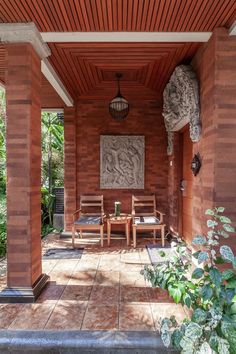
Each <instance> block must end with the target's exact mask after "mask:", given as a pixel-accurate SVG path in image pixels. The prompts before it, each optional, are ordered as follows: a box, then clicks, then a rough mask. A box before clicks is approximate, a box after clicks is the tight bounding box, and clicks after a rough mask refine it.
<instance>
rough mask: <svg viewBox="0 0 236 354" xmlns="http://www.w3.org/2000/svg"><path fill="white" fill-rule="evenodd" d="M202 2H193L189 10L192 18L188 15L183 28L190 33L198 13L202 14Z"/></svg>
mask: <svg viewBox="0 0 236 354" xmlns="http://www.w3.org/2000/svg"><path fill="white" fill-rule="evenodd" d="M200 5H201V1H199V0H197V1H196V3H194V2H192V3H191V5H190V8H189V12H188V14H189V13H191V16H189V15H188V14H187V16H186V17H185V19H184V22H183V28H184V29H185V30H186V31H188V30H189V28H192V26H191V24H192V23H193V21H194V19H195V16H196V15H197V14H198V12H201V9H200V7H199V6H200Z"/></svg>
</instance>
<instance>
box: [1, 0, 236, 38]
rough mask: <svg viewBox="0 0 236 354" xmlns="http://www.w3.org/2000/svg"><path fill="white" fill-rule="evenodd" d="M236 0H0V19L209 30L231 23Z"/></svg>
mask: <svg viewBox="0 0 236 354" xmlns="http://www.w3.org/2000/svg"><path fill="white" fill-rule="evenodd" d="M235 11H236V2H235V0H159V1H158V0H1V6H0V21H1V22H29V21H33V22H35V24H36V25H37V27H38V29H39V30H40V31H42V32H43V31H44V32H53V31H212V30H213V29H214V28H215V27H219V26H226V27H228V26H230V25H231V23H232V21H233V18H234V16H235Z"/></svg>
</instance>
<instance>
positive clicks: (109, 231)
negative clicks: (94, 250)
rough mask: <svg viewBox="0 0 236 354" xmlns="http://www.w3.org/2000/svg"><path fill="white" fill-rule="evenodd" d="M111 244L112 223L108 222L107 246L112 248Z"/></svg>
mask: <svg viewBox="0 0 236 354" xmlns="http://www.w3.org/2000/svg"><path fill="white" fill-rule="evenodd" d="M110 242H111V223H110V221H109V220H107V244H108V246H110Z"/></svg>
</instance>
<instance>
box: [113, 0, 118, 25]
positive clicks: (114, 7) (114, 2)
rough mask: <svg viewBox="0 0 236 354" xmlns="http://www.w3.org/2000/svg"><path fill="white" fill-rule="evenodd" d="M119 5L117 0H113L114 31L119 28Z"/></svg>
mask: <svg viewBox="0 0 236 354" xmlns="http://www.w3.org/2000/svg"><path fill="white" fill-rule="evenodd" d="M117 10H118V5H117V0H113V1H112V18H113V31H117V30H118V12H117Z"/></svg>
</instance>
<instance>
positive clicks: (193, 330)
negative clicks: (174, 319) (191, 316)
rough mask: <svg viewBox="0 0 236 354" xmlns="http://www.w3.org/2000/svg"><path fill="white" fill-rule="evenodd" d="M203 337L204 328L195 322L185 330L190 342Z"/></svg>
mask: <svg viewBox="0 0 236 354" xmlns="http://www.w3.org/2000/svg"><path fill="white" fill-rule="evenodd" d="M201 335H202V328H201V326H199V325H198V324H197V323H195V322H190V323H189V324H188V325H187V327H186V330H185V336H186V337H188V338H189V339H190V340H193V341H194V340H195V339H198V338H200V337H201Z"/></svg>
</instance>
